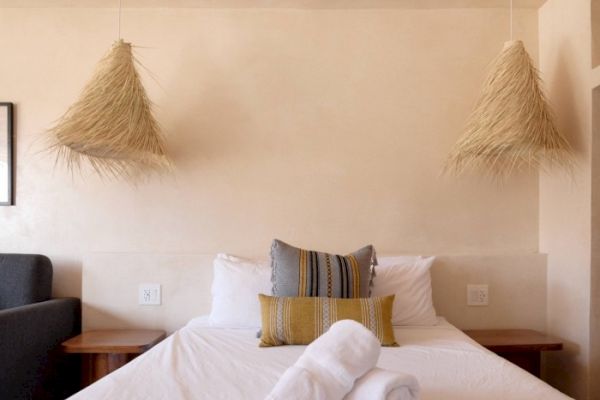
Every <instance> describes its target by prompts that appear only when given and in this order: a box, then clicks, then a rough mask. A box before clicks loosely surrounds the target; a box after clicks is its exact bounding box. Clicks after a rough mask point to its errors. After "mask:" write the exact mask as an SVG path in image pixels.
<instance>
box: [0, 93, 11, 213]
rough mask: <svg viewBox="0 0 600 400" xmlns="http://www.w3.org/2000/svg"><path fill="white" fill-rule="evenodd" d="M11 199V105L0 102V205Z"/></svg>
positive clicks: (9, 201) (9, 202)
mask: <svg viewBox="0 0 600 400" xmlns="http://www.w3.org/2000/svg"><path fill="white" fill-rule="evenodd" d="M13 200H14V198H13V105H12V103H0V206H12V205H13V204H14V201H13Z"/></svg>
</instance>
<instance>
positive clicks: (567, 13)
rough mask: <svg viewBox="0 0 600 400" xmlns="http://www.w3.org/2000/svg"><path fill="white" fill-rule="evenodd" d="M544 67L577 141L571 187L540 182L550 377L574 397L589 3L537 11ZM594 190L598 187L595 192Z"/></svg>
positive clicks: (588, 237)
mask: <svg viewBox="0 0 600 400" xmlns="http://www.w3.org/2000/svg"><path fill="white" fill-rule="evenodd" d="M539 30H540V35H539V43H540V69H541V71H542V75H543V78H544V79H545V80H546V83H547V88H548V93H549V97H550V100H551V101H552V102H553V104H554V107H555V110H556V115H557V122H558V125H559V128H560V129H561V130H562V131H563V132H565V133H566V134H567V135H568V136H569V138H570V140H571V142H572V143H573V145H574V147H575V150H576V154H577V166H576V168H575V171H574V180H573V182H571V181H569V180H568V179H566V178H565V177H563V176H560V175H559V174H552V175H542V176H541V177H540V232H539V235H540V251H542V252H547V253H548V305H547V307H548V311H547V312H548V330H549V332H550V333H552V334H554V335H557V336H559V337H561V338H563V339H564V340H565V341H566V345H565V350H564V351H562V352H559V353H553V354H549V355H548V356H547V359H548V360H549V362H547V363H546V366H547V368H546V372H545V374H546V376H547V378H548V379H549V380H550V381H551V383H552V384H554V385H555V386H557V387H558V388H559V389H561V390H563V391H565V392H567V393H569V394H570V395H572V396H574V397H575V398H577V399H586V398H590V399H593V398H598V395H599V393H593V392H590V391H589V384H590V379H589V363H590V275H591V266H592V245H593V242H592V225H591V221H592V219H591V218H592V157H591V156H592V118H591V102H592V96H591V93H592V92H591V84H590V77H591V50H592V46H591V29H590V1H589V0H575V1H574V0H548V2H546V4H545V5H544V6H542V8H541V9H540V11H539ZM596 190H597V189H596Z"/></svg>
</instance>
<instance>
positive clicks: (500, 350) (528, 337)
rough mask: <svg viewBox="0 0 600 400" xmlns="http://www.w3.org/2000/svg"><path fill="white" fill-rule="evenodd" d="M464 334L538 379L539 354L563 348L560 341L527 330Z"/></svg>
mask: <svg viewBox="0 0 600 400" xmlns="http://www.w3.org/2000/svg"><path fill="white" fill-rule="evenodd" d="M464 332H465V333H466V334H467V335H468V336H470V337H471V339H473V340H475V341H476V342H477V343H479V344H480V345H482V346H483V347H485V348H486V349H488V350H490V351H493V352H494V353H496V354H498V355H499V356H501V357H503V358H506V359H507V360H508V361H510V362H512V363H513V364H516V365H518V366H519V367H521V368H523V369H524V370H525V371H528V372H530V373H531V374H533V375H535V376H537V377H538V378H539V376H540V358H541V352H542V351H554V350H562V347H563V344H562V341H561V340H560V339H557V338H555V337H552V336H548V335H545V334H543V333H540V332H537V331H534V330H529V329H481V330H466V331H464Z"/></svg>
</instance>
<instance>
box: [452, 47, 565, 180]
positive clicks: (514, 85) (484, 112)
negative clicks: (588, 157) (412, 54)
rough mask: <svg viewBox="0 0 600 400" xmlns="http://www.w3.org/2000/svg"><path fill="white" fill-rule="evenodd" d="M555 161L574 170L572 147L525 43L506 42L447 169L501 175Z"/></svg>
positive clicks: (546, 164)
mask: <svg viewBox="0 0 600 400" xmlns="http://www.w3.org/2000/svg"><path fill="white" fill-rule="evenodd" d="M555 165H558V166H562V167H566V168H567V169H568V170H570V169H571V165H572V151H571V147H570V146H569V143H568V142H567V140H566V139H565V137H564V136H562V135H561V133H560V132H559V131H558V130H557V129H556V126H555V124H554V121H553V117H552V112H551V110H550V107H549V105H548V102H547V101H546V98H545V95H544V93H543V91H542V90H541V79H540V77H539V74H538V71H537V70H536V68H535V67H534V66H533V63H532V61H531V58H530V57H529V54H527V51H526V50H525V47H524V46H523V42H521V41H511V42H506V43H505V45H504V49H503V51H502V52H501V53H500V55H499V56H498V57H497V58H496V59H495V60H494V62H493V64H492V69H491V71H490V74H489V76H488V77H487V80H486V81H485V84H484V86H483V91H482V94H481V97H480V98H479V100H478V102H477V104H476V106H475V109H474V111H473V113H472V114H471V116H470V117H469V120H468V122H467V125H466V131H465V133H464V134H463V136H462V137H461V138H460V139H459V140H458V142H457V143H456V145H455V146H454V148H453V149H452V151H451V153H450V156H449V158H448V160H447V163H446V166H445V170H446V171H447V172H452V173H455V174H460V173H462V172H464V171H465V170H467V169H470V170H475V171H482V172H486V173H489V174H490V175H492V176H494V177H498V178H503V177H506V176H508V175H509V174H511V173H512V172H514V171H516V170H519V169H523V168H524V167H526V168H538V167H541V168H547V167H551V166H555Z"/></svg>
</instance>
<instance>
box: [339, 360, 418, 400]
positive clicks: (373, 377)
mask: <svg viewBox="0 0 600 400" xmlns="http://www.w3.org/2000/svg"><path fill="white" fill-rule="evenodd" d="M418 398H419V382H418V381H417V378H415V377H414V376H412V375H408V374H404V373H402V372H394V371H388V370H385V369H381V368H373V369H372V370H370V371H369V372H367V373H366V374H365V375H363V376H362V377H361V378H360V379H358V380H357V381H356V383H355V384H354V388H353V389H352V391H351V392H350V393H348V395H347V396H346V397H344V400H417V399H418Z"/></svg>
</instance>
